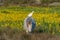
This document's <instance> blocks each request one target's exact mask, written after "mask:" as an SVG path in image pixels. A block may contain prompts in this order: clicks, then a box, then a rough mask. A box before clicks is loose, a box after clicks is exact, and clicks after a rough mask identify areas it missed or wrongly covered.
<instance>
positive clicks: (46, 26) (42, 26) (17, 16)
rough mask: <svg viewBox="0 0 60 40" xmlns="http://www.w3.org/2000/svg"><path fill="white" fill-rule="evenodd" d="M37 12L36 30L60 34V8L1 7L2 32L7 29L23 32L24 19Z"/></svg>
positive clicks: (34, 15) (0, 21) (34, 16)
mask: <svg viewBox="0 0 60 40" xmlns="http://www.w3.org/2000/svg"><path fill="white" fill-rule="evenodd" d="M31 11H35V12H34V14H33V16H32V17H33V18H34V19H35V21H36V30H38V31H39V32H46V33H52V34H60V7H31V6H28V7H20V6H13V7H0V30H1V29H3V28H6V27H11V28H12V29H17V30H23V23H24V19H25V18H26V17H27V15H28V14H29V13H30V12H31Z"/></svg>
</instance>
